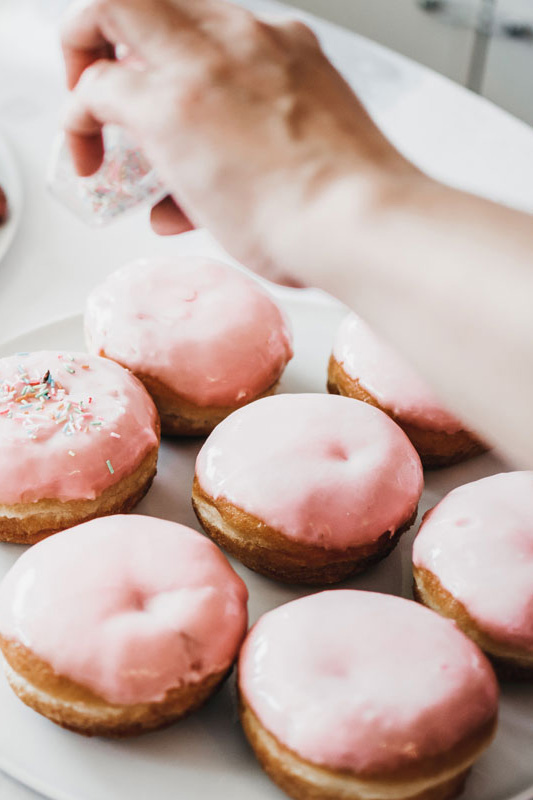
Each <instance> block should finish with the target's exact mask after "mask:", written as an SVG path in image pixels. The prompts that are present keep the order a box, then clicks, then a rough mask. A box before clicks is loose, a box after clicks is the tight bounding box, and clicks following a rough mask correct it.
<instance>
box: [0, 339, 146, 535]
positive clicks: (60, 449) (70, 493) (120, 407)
mask: <svg viewBox="0 0 533 800" xmlns="http://www.w3.org/2000/svg"><path fill="white" fill-rule="evenodd" d="M0 441H1V442H2V446H1V447H0V541H8V542H21V543H24V544H31V543H32V542H36V541H39V539H42V538H44V537H45V536H48V535H49V534H51V533H55V532H56V531H58V530H63V529H64V528H68V527H71V526H72V525H77V524H78V523H80V522H85V521H86V520H88V519H92V518H93V517H98V516H103V515H105V514H116V513H118V512H121V511H129V510H130V509H132V508H133V507H134V506H135V505H136V504H137V503H138V502H139V500H140V499H141V498H142V497H143V496H144V494H145V493H146V492H147V491H148V489H149V487H150V484H151V483H152V480H153V477H154V475H155V472H156V465H157V452H158V448H159V419H158V416H157V411H156V408H155V406H154V404H153V402H152V399H151V398H150V395H149V394H148V392H147V391H146V389H145V388H144V386H143V385H142V383H141V382H140V381H138V380H137V378H135V377H134V376H133V375H131V373H129V372H128V371H127V370H125V369H122V367H120V366H119V365H118V364H113V363H112V362H111V361H107V360H106V359H103V358H95V357H94V356H88V355H87V354H86V353H66V352H56V351H50V350H45V351H41V352H37V353H19V354H17V355H15V356H10V357H9V358H3V359H0Z"/></svg>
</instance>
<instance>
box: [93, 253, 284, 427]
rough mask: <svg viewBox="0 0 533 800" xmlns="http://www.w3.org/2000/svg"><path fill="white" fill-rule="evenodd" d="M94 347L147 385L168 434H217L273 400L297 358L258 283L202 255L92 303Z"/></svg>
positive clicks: (138, 270)
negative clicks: (253, 406)
mask: <svg viewBox="0 0 533 800" xmlns="http://www.w3.org/2000/svg"><path fill="white" fill-rule="evenodd" d="M85 330H86V338H87V343H88V348H89V350H90V351H91V352H93V353H96V354H98V355H100V356H106V357H107V358H111V359H113V360H114V361H118V362H119V363H120V364H122V365H123V366H125V367H128V368H129V369H131V371H132V372H133V373H134V374H135V375H137V377H138V378H140V380H141V381H142V382H143V383H144V385H145V386H146V388H147V389H148V391H149V392H150V394H151V395H152V397H153V398H154V401H155V403H156V405H157V408H158V409H159V413H160V415H161V426H162V431H163V433H164V434H175V435H190V436H198V435H205V434H208V433H210V432H211V431H212V430H213V428H214V427H215V425H217V424H218V423H219V422H220V421H221V420H222V419H224V417H226V416H227V415H228V414H230V413H231V412H232V411H234V410H235V409H236V408H239V407H240V406H243V405H244V404H245V403H249V402H250V401H251V400H254V399H255V398H257V397H262V396H263V395H268V394H272V393H273V392H274V391H275V389H276V387H277V384H278V381H279V379H280V376H281V374H282V372H283V370H284V369H285V366H286V364H287V362H288V361H289V360H290V359H291V357H292V349H291V334H290V332H289V329H288V324H287V321H286V319H285V317H284V315H283V313H282V312H281V310H280V309H279V308H278V307H277V306H276V304H275V303H274V302H273V301H272V300H271V299H270V297H269V296H268V294H266V292H264V291H263V290H262V289H261V288H260V286H259V285H258V284H257V282H256V281H254V280H252V279H251V278H248V277H247V276H246V275H244V274H243V273H241V272H239V271H237V270H236V269H234V268H233V267H229V266H227V265H226V264H222V263H220V262H218V261H214V260H212V259H207V258H199V257H193V256H187V257H181V258H175V259H173V260H171V261H169V260H166V261H165V260H155V261H136V262H135V263H133V264H128V265H127V266H125V267H123V268H122V269H119V270H118V271H117V272H114V273H113V274H112V275H111V276H110V277H108V278H107V280H106V281H105V282H104V283H102V284H101V285H100V286H98V287H97V288H96V289H94V291H93V292H92V293H91V295H90V296H89V299H88V301H87V308H86V314H85Z"/></svg>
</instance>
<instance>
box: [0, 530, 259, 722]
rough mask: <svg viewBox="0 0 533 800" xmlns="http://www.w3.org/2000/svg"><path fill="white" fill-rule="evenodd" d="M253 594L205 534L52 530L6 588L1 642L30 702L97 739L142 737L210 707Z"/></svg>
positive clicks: (16, 685)
mask: <svg viewBox="0 0 533 800" xmlns="http://www.w3.org/2000/svg"><path fill="white" fill-rule="evenodd" d="M247 596H248V593H247V590H246V586H245V585H244V583H243V581H242V580H241V579H240V578H239V577H238V575H237V574H236V573H235V572H234V571H233V569H232V568H231V567H230V565H229V563H228V561H227V559H226V558H225V556H224V555H223V554H222V553H221V552H220V550H218V548H217V547H216V546H215V545H214V544H213V543H212V542H210V541H209V540H208V539H206V538H205V536H202V535H201V534H199V533H197V532H196V531H193V530H191V529H190V528H186V527H185V526H184V525H179V524H177V523H175V522H168V521H167V520H161V519H155V518H153V517H144V516H139V515H128V516H123V515H117V516H113V517H103V518H101V519H96V520H91V521H89V522H85V523H83V524H82V525H79V526H77V527H75V528H72V529H71V530H68V531H62V532H61V533H58V534H56V536H52V537H51V538H50V539H46V540H44V541H43V542H40V543H39V544H37V545H35V546H34V547H32V548H30V549H29V550H27V551H26V552H25V553H24V555H22V556H21V557H20V558H19V560H18V561H17V562H16V563H15V565H14V566H13V567H12V568H11V570H10V571H9V572H8V573H7V575H6V576H5V578H4V580H3V581H2V583H1V584H0V649H1V651H2V655H3V661H4V668H5V673H6V677H7V680H8V682H9V684H10V686H11V688H12V689H13V691H14V692H15V694H16V695H17V696H18V697H19V698H20V699H21V700H22V701H23V702H24V703H26V705H28V706H30V707H31V708H33V709H34V710H35V711H37V712H39V713H40V714H43V715H44V716H45V717H48V719H50V720H52V722H55V723H57V724H58V725H61V726H62V727H64V728H68V729H70V730H73V731H76V732H77V733H82V734H86V735H87V736H92V735H97V736H111V737H123V736H133V735H136V734H140V733H144V732H145V731H149V730H153V729H154V728H160V727H162V726H165V725H168V724H170V723H172V722H174V721H175V720H177V719H179V718H180V717H183V716H184V715H185V714H188V713H189V712H191V711H193V710H194V709H196V708H198V707H199V706H201V705H202V704H203V703H204V702H205V701H206V700H207V699H208V697H209V696H210V695H211V694H212V693H213V692H214V691H215V689H216V688H217V686H219V685H220V683H221V682H222V681H223V680H224V678H225V677H226V675H227V674H228V671H229V670H230V669H231V666H232V664H233V662H234V660H235V658H236V656H237V651H238V649H239V646H240V644H241V642H242V640H243V638H244V635H245V633H246V627H247V610H246V603H247Z"/></svg>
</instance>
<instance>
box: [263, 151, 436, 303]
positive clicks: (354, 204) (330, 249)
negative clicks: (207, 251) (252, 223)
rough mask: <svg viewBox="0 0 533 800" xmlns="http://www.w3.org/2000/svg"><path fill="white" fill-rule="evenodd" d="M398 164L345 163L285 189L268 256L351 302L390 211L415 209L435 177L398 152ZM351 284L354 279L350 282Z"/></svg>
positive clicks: (272, 219)
mask: <svg viewBox="0 0 533 800" xmlns="http://www.w3.org/2000/svg"><path fill="white" fill-rule="evenodd" d="M399 159H400V162H399V163H398V162H397V163H395V164H394V165H392V166H391V165H387V166H386V168H383V166H380V167H375V166H373V165H372V166H370V167H369V166H367V167H366V168H364V169H361V168H354V167H353V165H349V164H345V165H344V167H343V168H342V167H340V168H337V169H335V170H332V171H331V173H330V174H329V175H327V176H322V178H321V179H320V180H319V179H316V180H315V181H314V182H312V183H311V189H310V190H309V189H308V191H306V192H305V193H303V192H299V191H298V187H297V186H296V187H293V188H292V189H291V190H285V191H284V201H285V202H284V205H283V207H280V205H279V204H277V205H276V208H274V209H271V210H270V212H271V213H270V214H267V218H269V222H268V223H267V225H266V230H268V231H270V235H269V241H268V251H269V259H270V260H271V261H272V263H273V264H275V265H277V266H279V268H280V269H281V271H283V272H284V273H286V274H292V275H294V277H296V278H297V279H298V280H299V281H301V282H302V283H303V284H305V285H309V286H315V287H318V288H321V289H324V290H325V291H327V292H330V293H331V294H333V295H335V296H337V297H339V298H340V299H343V300H344V301H346V302H349V300H348V298H349V297H350V296H351V292H352V291H353V290H354V288H355V287H356V284H357V282H358V281H363V280H364V279H365V274H366V273H367V272H368V271H369V270H371V269H372V267H373V263H374V260H375V258H377V257H378V254H379V252H380V251H381V247H382V243H383V236H385V235H386V231H387V228H388V226H389V221H390V219H391V217H394V216H396V215H401V214H402V213H404V212H405V211H406V210H407V209H412V208H413V207H415V206H416V203H417V202H418V199H417V198H418V197H419V196H421V195H423V194H424V190H423V187H424V186H425V185H426V184H429V183H432V181H431V180H430V179H429V178H428V177H427V176H425V175H424V174H423V173H421V172H420V171H418V170H417V169H416V168H415V167H414V166H412V165H411V164H409V163H408V162H406V161H404V160H403V159H401V157H399ZM348 284H350V285H348Z"/></svg>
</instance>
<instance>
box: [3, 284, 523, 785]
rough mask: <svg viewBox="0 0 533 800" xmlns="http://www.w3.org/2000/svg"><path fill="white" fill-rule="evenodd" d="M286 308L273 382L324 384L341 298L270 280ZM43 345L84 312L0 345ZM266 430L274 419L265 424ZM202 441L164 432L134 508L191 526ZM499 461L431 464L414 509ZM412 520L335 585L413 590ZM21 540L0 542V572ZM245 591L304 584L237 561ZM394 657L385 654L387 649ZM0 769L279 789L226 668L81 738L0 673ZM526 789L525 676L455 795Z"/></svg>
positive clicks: (279, 599)
mask: <svg viewBox="0 0 533 800" xmlns="http://www.w3.org/2000/svg"><path fill="white" fill-rule="evenodd" d="M273 291H274V294H275V295H276V296H277V299H278V301H280V303H281V304H282V305H283V306H284V307H285V309H286V311H287V313H288V314H289V316H290V318H291V320H292V324H293V329H294V335H295V357H294V359H293V361H292V362H291V364H290V365H289V367H288V369H287V371H286V373H285V375H284V377H283V380H282V386H281V390H282V391H286V392H296V391H304V392H307V391H324V390H325V379H326V365H327V360H328V356H329V352H330V348H331V343H332V338H333V334H334V331H335V329H336V326H337V324H338V322H339V320H340V319H341V318H342V316H343V314H344V313H345V309H344V307H343V306H342V305H341V304H339V303H337V302H336V301H333V300H331V299H330V298H328V297H327V296H325V295H322V294H321V293H319V292H316V291H308V290H305V291H300V292H298V291H295V290H290V289H285V288H276V289H274V290H273ZM42 348H61V349H68V350H75V349H83V337H82V320H81V316H74V317H70V318H68V319H65V320H62V321H60V322H55V323H53V324H50V325H47V326H44V327H41V328H38V329H35V330H34V331H32V332H29V333H27V334H24V335H23V336H19V337H18V338H17V339H13V340H12V341H10V342H7V343H5V344H4V345H2V347H1V348H0V356H4V355H8V354H11V353H13V352H18V351H28V350H32V349H42ZM272 435H273V436H275V435H276V432H275V430H273V431H272ZM200 444H201V442H199V441H195V440H192V441H177V440H176V441H165V442H164V443H163V445H162V447H161V455H160V460H159V470H158V475H157V478H156V480H155V482H154V485H153V487H152V489H151V490H150V492H149V494H148V496H147V497H146V498H145V499H144V500H143V502H142V503H141V504H140V506H139V507H138V511H139V512H140V513H144V514H149V515H152V516H157V517H164V518H167V519H173V520H176V521H179V522H182V523H185V524H188V525H191V526H192V527H195V528H197V527H198V525H197V523H196V520H195V517H194V515H193V513H192V509H191V505H190V490H191V484H192V477H193V469H194V460H195V456H196V453H197V450H198V448H199V446H200ZM503 469H505V466H504V464H503V463H502V462H500V461H499V460H498V459H497V458H496V457H495V456H493V455H484V456H482V457H480V458H477V459H474V460H473V461H470V462H467V463H466V464H462V465H459V466H456V467H452V468H450V469H446V470H442V471H439V472H430V473H427V476H426V489H425V491H424V495H423V498H422V502H421V505H420V514H422V513H423V512H424V511H425V510H426V509H427V508H429V507H431V506H433V505H434V504H435V503H436V502H437V501H438V500H439V499H440V498H441V497H442V496H443V495H444V494H445V493H446V492H447V491H449V490H450V489H451V488H452V487H454V486H457V485H459V484H461V483H465V482H467V481H470V480H475V479H477V478H480V477H483V476H485V475H489V474H491V473H494V472H498V471H501V470H503ZM417 527H418V522H417V525H415V526H414V527H413V529H412V531H411V532H409V533H408V534H406V535H405V536H404V537H403V539H402V542H401V544H400V546H399V547H398V548H397V549H396V550H395V551H394V553H392V555H391V556H389V558H388V559H386V560H385V561H384V562H382V563H381V564H379V565H378V566H376V567H375V568H374V569H372V570H370V571H369V572H367V573H366V574H364V575H362V576H359V577H357V578H355V579H353V580H350V581H347V582H345V584H343V585H344V586H349V587H354V588H359V589H370V590H374V591H380V592H389V593H391V594H402V595H405V596H410V591H411V569H410V553H411V543H412V539H413V536H414V532H415V531H416V530H417ZM21 552H22V548H21V547H19V546H16V545H6V544H2V545H0V576H2V575H3V574H4V573H5V571H6V570H7V569H8V568H9V567H10V566H11V564H12V563H13V562H14V561H15V560H16V558H17V557H18V555H19V554H20V553H21ZM235 566H236V569H237V571H238V572H239V574H240V575H241V576H242V577H243V578H244V580H245V581H246V583H247V585H248V588H249V591H250V606H249V608H250V622H251V623H253V622H254V621H255V620H256V619H257V617H258V616H259V615H260V614H261V613H263V612H264V611H267V610H268V609H270V608H273V607H274V606H276V605H279V604H280V603H283V602H286V601H288V600H291V599H293V598H295V597H298V596H300V595H302V594H305V593H308V592H307V591H305V590H302V589H300V588H292V587H287V586H282V585H278V584H276V583H274V582H272V581H270V580H268V579H267V578H263V577H261V576H259V575H256V574H255V573H253V572H250V571H249V570H247V569H246V568H245V567H243V566H241V565H240V564H238V563H235ZM390 655H391V658H394V653H391V654H390ZM0 709H1V714H0V768H1V769H3V770H5V772H7V773H9V774H10V775H12V776H13V777H15V778H17V779H18V780H20V781H22V782H23V783H25V784H27V785H28V786H29V787H31V788H33V789H35V790H37V791H39V792H42V793H43V794H45V795H47V796H49V797H50V798H54V799H55V800H123V799H124V798H128V800H148V799H149V798H150V799H151V798H154V799H155V800H176V798H179V799H180V800H213V798H215V797H216V798H219V800H251V798H253V800H276V798H277V799H278V800H280V799H281V798H283V797H284V795H283V794H282V793H281V792H280V791H279V790H278V789H277V788H276V787H275V786H274V785H273V784H272V783H271V782H270V781H269V780H268V778H267V777H266V776H265V775H264V774H263V773H262V771H261V769H260V768H259V765H258V764H257V762H256V760H255V758H254V756H253V754H252V752H251V751H250V749H249V747H248V745H247V743H246V741H245V739H244V736H243V734H242V732H241V730H240V726H239V723H238V719H237V713H236V704H235V692H234V684H233V679H230V680H229V681H228V682H227V683H226V685H225V686H224V688H223V689H222V691H221V692H220V693H219V694H218V695H217V696H216V697H215V698H213V699H212V700H211V701H210V702H209V703H208V704H207V706H206V707H205V708H204V709H203V710H201V711H200V712H198V713H196V714H194V715H193V716H192V717H190V718H189V719H187V720H184V721H183V722H181V723H178V724H176V725H174V726H173V727H171V728H168V729H166V730H164V731H160V732H155V733H152V734H148V735H145V736H143V737H140V738H138V739H133V740H129V741H128V740H126V741H119V742H114V741H106V740H104V739H85V738H83V737H81V736H78V735H76V734H74V733H70V732H68V731H64V730H62V729H61V728H58V727H56V726H55V725H53V724H52V723H51V722H49V721H48V720H46V719H44V718H43V717H41V716H39V715H38V714H36V713H35V712H33V711H31V710H30V709H29V708H27V707H26V706H24V705H23V704H22V703H21V702H20V701H19V700H18V699H17V698H16V697H15V696H14V695H13V694H12V692H11V690H10V689H9V687H8V685H7V683H6V681H5V679H4V677H3V675H1V676H0ZM531 798H533V687H527V686H524V685H507V686H505V687H504V689H503V693H502V702H501V715H500V725H499V730H498V734H497V737H496V739H495V741H494V743H493V744H492V746H491V747H490V749H489V750H488V751H487V752H486V754H485V755H484V756H483V757H482V758H481V759H480V760H479V762H478V763H477V764H476V765H475V767H474V769H473V771H472V774H471V776H470V779H469V782H468V784H467V788H466V791H465V794H464V795H463V800H531Z"/></svg>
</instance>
